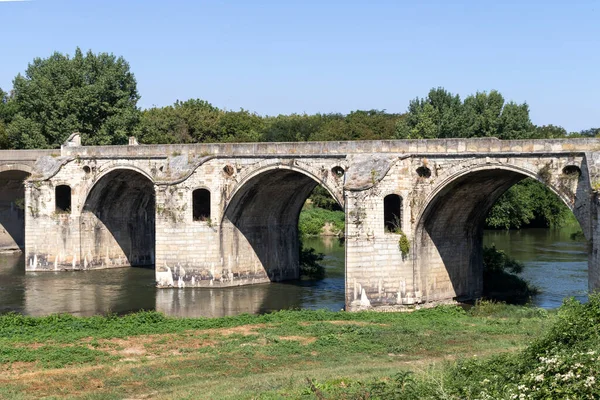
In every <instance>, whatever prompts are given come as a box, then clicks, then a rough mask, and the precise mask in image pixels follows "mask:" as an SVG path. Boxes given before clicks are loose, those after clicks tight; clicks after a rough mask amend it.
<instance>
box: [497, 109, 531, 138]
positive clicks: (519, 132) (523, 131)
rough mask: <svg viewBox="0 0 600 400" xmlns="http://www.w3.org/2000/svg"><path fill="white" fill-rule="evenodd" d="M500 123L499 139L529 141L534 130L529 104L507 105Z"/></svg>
mask: <svg viewBox="0 0 600 400" xmlns="http://www.w3.org/2000/svg"><path fill="white" fill-rule="evenodd" d="M499 123H500V124H499V127H498V135H497V137H498V139H506V140H508V139H528V138H530V137H531V136H532V132H533V130H534V129H533V124H532V123H531V120H530V119H529V106H528V105H527V103H523V104H516V103H514V102H512V101H511V102H509V103H507V104H506V105H505V106H504V107H503V108H502V114H501V115H500V121H499Z"/></svg>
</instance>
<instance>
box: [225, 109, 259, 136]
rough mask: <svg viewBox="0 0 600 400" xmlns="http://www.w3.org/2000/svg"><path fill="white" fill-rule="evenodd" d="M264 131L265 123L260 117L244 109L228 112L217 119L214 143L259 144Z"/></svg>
mask: <svg viewBox="0 0 600 400" xmlns="http://www.w3.org/2000/svg"><path fill="white" fill-rule="evenodd" d="M264 130H265V121H264V119H263V118H262V117H261V116H260V115H258V114H255V113H251V112H249V111H247V110H244V109H241V110H240V111H228V112H225V113H223V114H222V115H221V118H219V121H218V123H217V134H218V137H216V138H215V139H216V140H215V141H219V142H220V141H222V142H260V141H261V140H262V137H263V132H264Z"/></svg>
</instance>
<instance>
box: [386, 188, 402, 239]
mask: <svg viewBox="0 0 600 400" xmlns="http://www.w3.org/2000/svg"><path fill="white" fill-rule="evenodd" d="M383 221H384V228H385V231H386V232H389V233H399V231H401V230H402V197H400V196H399V195H397V194H388V195H387V196H385V197H384V198H383Z"/></svg>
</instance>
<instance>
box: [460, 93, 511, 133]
mask: <svg viewBox="0 0 600 400" xmlns="http://www.w3.org/2000/svg"><path fill="white" fill-rule="evenodd" d="M503 107H504V97H503V96H502V95H501V94H500V93H499V92H497V91H496V90H492V91H490V92H489V93H486V92H477V93H476V94H475V95H471V96H468V97H467V98H465V101H464V121H465V125H464V129H465V130H464V135H463V136H464V137H491V136H496V137H497V136H499V135H498V132H499V128H500V126H501V115H502V108H503Z"/></svg>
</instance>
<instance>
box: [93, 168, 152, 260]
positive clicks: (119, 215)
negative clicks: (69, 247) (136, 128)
mask: <svg viewBox="0 0 600 400" xmlns="http://www.w3.org/2000/svg"><path fill="white" fill-rule="evenodd" d="M94 217H95V218H94ZM82 220H83V222H84V225H85V226H82V230H83V231H82V247H83V248H82V250H83V252H84V256H86V253H91V254H92V257H91V260H88V262H92V263H104V264H109V263H110V264H113V265H114V264H115V263H117V264H119V263H121V264H124V263H123V262H122V260H123V257H124V258H125V259H126V261H127V262H126V263H125V265H127V264H128V265H131V266H149V265H153V264H154V248H155V193H154V184H153V183H152V182H151V181H150V180H149V179H148V178H146V177H145V176H144V175H142V174H140V173H138V172H135V171H131V170H126V169H123V170H115V171H112V172H110V173H108V174H106V175H105V176H103V177H102V178H101V179H100V180H99V181H98V182H96V184H95V185H94V187H93V188H92V190H91V191H90V193H89V195H88V197H87V199H86V202H85V205H84V208H83V213H82ZM86 249H87V252H86Z"/></svg>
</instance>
